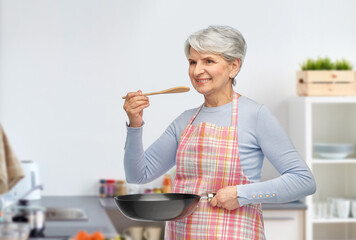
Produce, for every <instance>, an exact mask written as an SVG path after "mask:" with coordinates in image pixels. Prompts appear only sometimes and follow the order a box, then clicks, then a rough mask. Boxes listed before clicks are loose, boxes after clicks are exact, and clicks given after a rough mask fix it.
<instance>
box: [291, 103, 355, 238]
mask: <svg viewBox="0 0 356 240" xmlns="http://www.w3.org/2000/svg"><path fill="white" fill-rule="evenodd" d="M288 120H289V124H288V133H289V136H290V138H291V140H292V142H293V144H294V146H295V147H296V149H297V151H298V152H299V154H300V155H301V156H302V158H303V159H305V161H306V163H307V165H308V166H309V167H310V169H311V170H312V172H313V174H314V178H315V181H316V185H317V190H316V193H315V194H314V195H312V196H308V197H306V200H305V203H306V205H307V206H308V210H307V212H306V215H305V216H306V217H305V235H306V236H305V239H306V240H314V239H340V240H342V239H352V238H356V225H355V224H356V218H347V219H340V218H330V219H315V218H314V216H313V212H314V209H315V207H316V205H315V203H316V202H327V199H328V198H330V197H337V198H339V197H340V198H354V197H356V155H355V153H354V154H352V155H350V156H348V158H345V159H322V158H320V157H319V156H318V155H317V154H316V153H314V152H313V143H323V142H325V143H353V144H355V145H356V96H345V97H293V98H291V99H290V101H289V106H288Z"/></svg>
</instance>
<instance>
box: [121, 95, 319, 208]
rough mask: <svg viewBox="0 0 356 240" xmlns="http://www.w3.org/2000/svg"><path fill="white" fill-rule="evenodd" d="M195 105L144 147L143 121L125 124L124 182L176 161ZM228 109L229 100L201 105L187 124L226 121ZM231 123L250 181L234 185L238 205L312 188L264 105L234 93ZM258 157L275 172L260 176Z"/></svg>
mask: <svg viewBox="0 0 356 240" xmlns="http://www.w3.org/2000/svg"><path fill="white" fill-rule="evenodd" d="M196 111H197V108H194V109H190V110H187V111H185V112H183V113H182V114H181V115H180V116H178V117H177V118H176V119H175V120H174V121H173V122H172V123H171V124H170V125H169V126H168V128H167V129H166V130H165V132H164V133H163V134H162V135H161V136H160V137H159V138H158V139H157V140H156V141H155V142H154V143H153V144H152V145H151V146H150V147H149V148H148V149H147V150H146V151H144V149H143V144H142V134H143V128H144V126H142V127H140V128H131V127H129V126H127V138H126V144H125V156H124V166H125V173H126V180H127V182H129V183H137V184H144V183H147V182H150V181H152V180H154V179H156V178H158V177H159V176H161V175H162V174H164V173H166V172H167V171H168V170H169V169H170V168H172V167H173V166H174V165H175V164H176V153H177V148H178V142H179V138H180V136H181V134H182V132H183V130H184V128H185V127H186V125H187V124H188V122H189V120H190V119H191V117H192V116H193V115H194V113H195V112H196ZM231 111H232V102H230V103H228V104H225V105H222V106H218V107H205V106H203V108H202V109H201V111H200V112H199V114H198V116H197V117H196V119H195V120H194V122H193V124H194V125H196V124H199V123H201V122H210V123H213V124H216V125H218V126H230V125H231ZM237 124H238V126H237V131H238V144H239V156H240V163H241V167H242V169H243V171H244V173H245V175H246V176H247V177H248V178H249V180H250V181H251V184H246V185H237V186H236V187H237V195H238V201H239V204H240V206H244V205H246V204H250V203H282V202H289V201H294V200H299V199H301V198H303V197H305V196H307V195H310V194H313V193H314V192H315V190H316V185H315V180H314V177H313V174H312V173H311V171H310V169H309V168H308V166H307V165H306V163H305V162H304V160H303V159H302V158H301V157H300V155H299V154H298V152H297V151H296V149H295V148H294V146H293V144H292V142H291V141H290V139H289V137H288V136H287V134H286V132H285V131H284V129H283V128H282V127H281V125H280V123H279V122H278V120H277V119H276V118H275V117H274V116H273V114H272V113H271V112H270V111H269V110H268V109H267V107H265V106H264V105H261V104H259V103H256V102H255V101H253V100H251V99H249V98H247V97H245V96H240V98H239V100H238V122H237ZM264 157H266V158H267V159H268V160H269V161H270V162H271V163H272V165H273V166H274V167H275V168H276V170H277V171H278V172H279V173H280V174H281V176H279V177H277V178H275V179H271V180H267V181H264V182H260V179H261V173H262V165H263V160H264Z"/></svg>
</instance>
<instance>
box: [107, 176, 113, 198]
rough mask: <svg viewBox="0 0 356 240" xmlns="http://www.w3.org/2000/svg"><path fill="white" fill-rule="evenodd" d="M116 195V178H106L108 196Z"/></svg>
mask: <svg viewBox="0 0 356 240" xmlns="http://www.w3.org/2000/svg"><path fill="white" fill-rule="evenodd" d="M114 195H115V180H113V179H108V180H106V196H107V197H114Z"/></svg>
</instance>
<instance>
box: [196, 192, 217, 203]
mask: <svg viewBox="0 0 356 240" xmlns="http://www.w3.org/2000/svg"><path fill="white" fill-rule="evenodd" d="M215 195H216V193H203V194H202V195H201V197H200V199H203V200H208V201H209V202H210V201H211V199H213V197H215Z"/></svg>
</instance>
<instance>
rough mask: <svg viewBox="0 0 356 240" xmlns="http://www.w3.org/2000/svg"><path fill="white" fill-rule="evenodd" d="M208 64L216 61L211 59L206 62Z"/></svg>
mask: <svg viewBox="0 0 356 240" xmlns="http://www.w3.org/2000/svg"><path fill="white" fill-rule="evenodd" d="M206 62H207V63H214V61H213V60H210V59H208V60H206Z"/></svg>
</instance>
